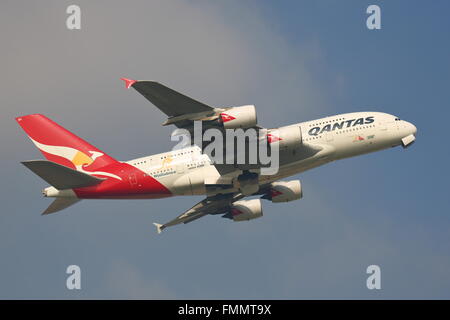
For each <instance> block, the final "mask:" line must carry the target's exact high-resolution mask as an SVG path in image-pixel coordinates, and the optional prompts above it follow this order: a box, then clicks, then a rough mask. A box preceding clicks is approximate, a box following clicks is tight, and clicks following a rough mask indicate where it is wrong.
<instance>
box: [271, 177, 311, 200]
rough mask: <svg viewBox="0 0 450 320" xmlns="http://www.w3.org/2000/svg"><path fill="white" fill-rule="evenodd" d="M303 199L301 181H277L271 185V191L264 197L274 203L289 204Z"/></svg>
mask: <svg viewBox="0 0 450 320" xmlns="http://www.w3.org/2000/svg"><path fill="white" fill-rule="evenodd" d="M301 197H303V190H302V184H301V183H300V180H290V181H276V182H272V184H271V185H270V190H269V192H268V193H267V194H265V195H264V196H263V198H264V199H268V200H271V201H272V202H289V201H294V200H298V199H300V198H301Z"/></svg>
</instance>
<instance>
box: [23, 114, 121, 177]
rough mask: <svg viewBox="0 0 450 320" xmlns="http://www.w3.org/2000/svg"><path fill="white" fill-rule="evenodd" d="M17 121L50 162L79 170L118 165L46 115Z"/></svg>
mask: <svg viewBox="0 0 450 320" xmlns="http://www.w3.org/2000/svg"><path fill="white" fill-rule="evenodd" d="M16 121H17V123H19V125H20V126H21V127H22V129H23V130H24V131H25V132H26V133H27V135H28V136H29V137H30V139H31V141H33V143H34V144H35V145H36V147H37V148H38V149H39V150H40V151H41V152H42V154H43V155H44V157H45V158H47V159H48V160H49V161H53V162H56V163H58V164H61V165H64V166H66V167H69V168H72V169H76V170H78V169H80V168H81V167H82V166H89V169H90V170H95V169H96V168H101V167H104V166H106V165H109V164H112V163H116V162H117V160H115V159H114V158H112V157H110V156H108V155H107V154H105V153H103V152H102V151H100V150H99V149H97V148H96V147H94V146H93V145H91V144H89V143H87V142H86V141H84V140H83V139H81V138H79V137H77V136H76V135H74V134H73V133H71V132H70V131H68V130H66V129H64V128H63V127H61V126H60V125H59V124H57V123H56V122H53V121H52V120H50V119H49V118H47V117H46V116H44V115H41V114H31V115H27V116H22V117H17V118H16Z"/></svg>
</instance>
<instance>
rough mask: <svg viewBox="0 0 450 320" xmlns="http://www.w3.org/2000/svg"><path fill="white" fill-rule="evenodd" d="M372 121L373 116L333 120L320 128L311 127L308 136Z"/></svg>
mask: <svg viewBox="0 0 450 320" xmlns="http://www.w3.org/2000/svg"><path fill="white" fill-rule="evenodd" d="M372 122H374V119H373V117H366V118H358V119H351V120H346V121H341V122H335V123H333V124H327V125H325V126H323V127H322V128H320V127H314V128H311V129H310V130H309V131H308V134H309V135H310V136H317V135H319V134H321V133H324V132H325V131H334V130H336V129H342V128H349V127H354V126H358V125H363V124H369V123H372Z"/></svg>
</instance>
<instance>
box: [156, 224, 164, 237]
mask: <svg viewBox="0 0 450 320" xmlns="http://www.w3.org/2000/svg"><path fill="white" fill-rule="evenodd" d="M153 224H154V225H155V227H156V231H158V234H160V233H161V232H162V230H163V229H164V225H162V224H159V223H156V222H154V223H153Z"/></svg>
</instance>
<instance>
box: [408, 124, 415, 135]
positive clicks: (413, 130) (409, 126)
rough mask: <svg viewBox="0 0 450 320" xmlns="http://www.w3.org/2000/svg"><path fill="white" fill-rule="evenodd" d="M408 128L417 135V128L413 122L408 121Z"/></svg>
mask: <svg viewBox="0 0 450 320" xmlns="http://www.w3.org/2000/svg"><path fill="white" fill-rule="evenodd" d="M406 128H407V130H408V132H409V133H410V134H413V135H416V133H417V128H416V126H415V125H413V124H412V123H411V122H406Z"/></svg>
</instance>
